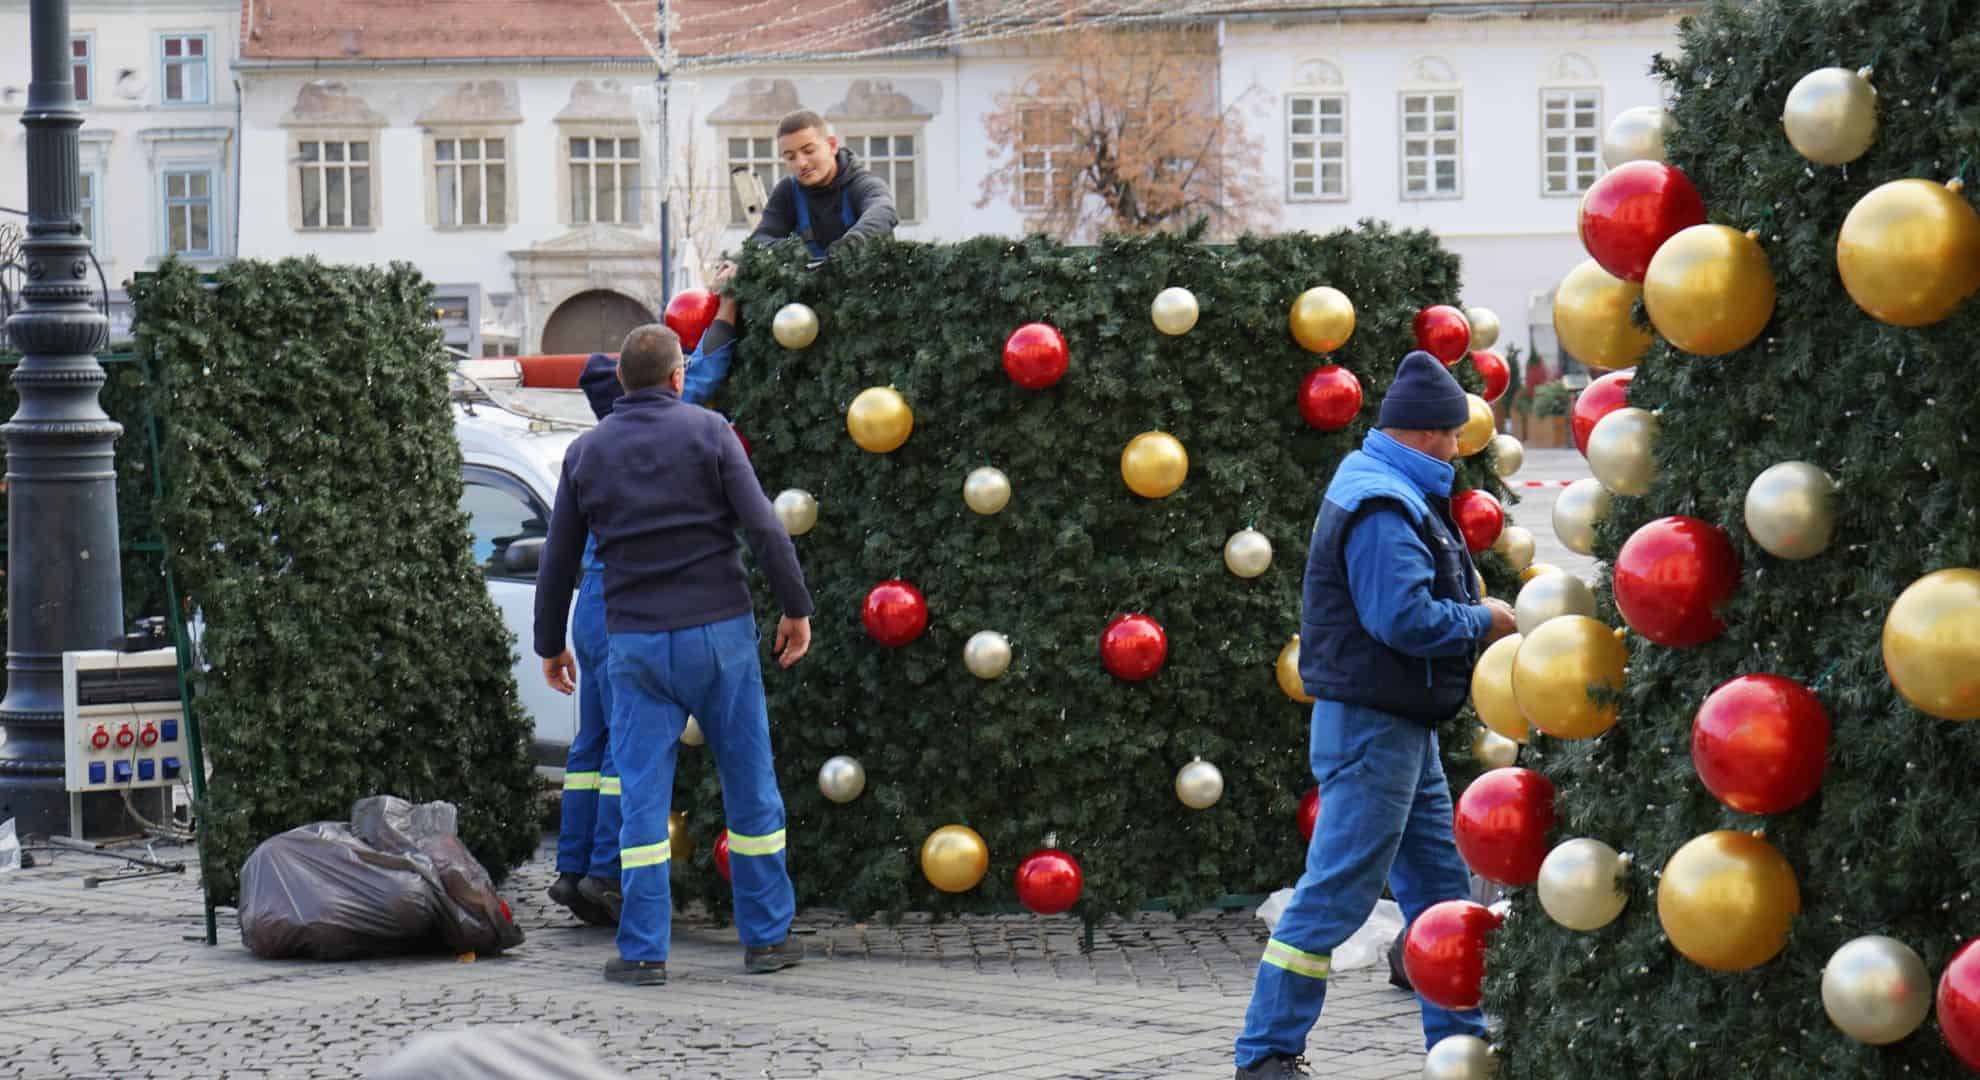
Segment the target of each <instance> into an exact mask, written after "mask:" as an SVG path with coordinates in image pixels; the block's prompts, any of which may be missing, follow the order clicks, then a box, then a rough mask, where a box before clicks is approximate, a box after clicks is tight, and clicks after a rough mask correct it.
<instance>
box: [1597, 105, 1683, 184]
mask: <svg viewBox="0 0 1980 1080" xmlns="http://www.w3.org/2000/svg"><path fill="white" fill-rule="evenodd" d="M1670 133H1671V115H1670V114H1669V113H1667V112H1665V111H1664V110H1663V109H1661V108H1658V107H1657V106H1655V105H1638V106H1637V107H1636V108H1634V109H1624V110H1623V111H1621V112H1619V113H1617V114H1616V116H1615V119H1613V120H1611V121H1609V127H1608V129H1607V130H1606V131H1604V132H1603V133H1602V162H1603V164H1605V165H1607V166H1608V167H1609V168H1611V169H1613V168H1616V167H1617V166H1619V165H1623V164H1625V163H1627V162H1631V161H1663V160H1664V159H1665V151H1664V140H1665V138H1666V137H1667V136H1669V135H1670Z"/></svg>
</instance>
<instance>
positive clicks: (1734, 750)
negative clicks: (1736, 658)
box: [1691, 675, 1829, 814]
mask: <svg viewBox="0 0 1980 1080" xmlns="http://www.w3.org/2000/svg"><path fill="white" fill-rule="evenodd" d="M1828 761H1829V713H1828V711H1827V710H1826V709H1824V708H1822V700H1821V699H1820V698H1818V697H1816V696H1815V695H1814V694H1813V693H1812V692H1810V691H1809V689H1808V688H1807V687H1805V686H1803V685H1801V684H1800V683H1798V682H1795V681H1794V680H1793V679H1784V678H1782V677H1780V676H1779V675H1741V676H1740V677H1739V678H1737V679H1733V680H1731V681H1729V682H1726V683H1724V684H1721V685H1720V687H1719V688H1718V689H1717V690H1714V691H1712V693H1711V695H1710V696H1709V697H1707V698H1706V699H1705V704H1703V705H1701V706H1699V708H1698V715H1697V716H1696V717H1694V718H1693V719H1692V721H1691V764H1692V766H1693V767H1694V768H1696V769H1697V770H1698V779H1700V780H1702V781H1704V782H1705V788H1706V790H1708V791H1710V792H1711V793H1712V794H1713V795H1715V796H1717V797H1718V799H1719V801H1720V802H1722V803H1725V804H1726V805H1727V806H1730V807H1732V808H1733V809H1734V810H1738V811H1740V812H1742V813H1747V814H1778V813H1781V812H1782V811H1784V810H1790V809H1793V808H1794V807H1796V806H1799V805H1801V804H1802V803H1803V802H1806V801H1807V800H1808V797H1809V796H1810V795H1813V794H1815V790H1816V789H1817V788H1819V787H1821V786H1822V770H1823V768H1824V767H1825V766H1827V765H1828Z"/></svg>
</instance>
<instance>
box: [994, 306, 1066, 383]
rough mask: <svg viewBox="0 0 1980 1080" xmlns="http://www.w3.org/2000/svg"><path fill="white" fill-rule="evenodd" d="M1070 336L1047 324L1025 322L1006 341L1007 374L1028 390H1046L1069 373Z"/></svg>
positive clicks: (1005, 362) (1005, 368) (1005, 361)
mask: <svg viewBox="0 0 1980 1080" xmlns="http://www.w3.org/2000/svg"><path fill="white" fill-rule="evenodd" d="M1066 362H1067V355H1066V339H1065V338H1063V337H1061V336H1060V335H1059V332H1058V331H1057V330H1056V329H1054V328H1052V327H1051V326H1049V325H1047V324H1045V323H1036V322H1035V323H1025V324H1024V325H1023V326H1020V327H1018V328H1017V329H1016V330H1013V331H1011V336H1010V337H1009V338H1007V339H1005V341H1004V374H1006V375H1009V376H1010V377H1011V381H1012V382H1014V383H1016V384H1018V385H1019V386H1022V387H1024V388H1025V389H1026V390H1043V389H1045V388H1046V387H1048V386H1050V385H1052V384H1053V383H1056V382H1058V381H1059V380H1060V379H1062V378H1064V377H1065V374H1066Z"/></svg>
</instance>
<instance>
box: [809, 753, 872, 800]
mask: <svg viewBox="0 0 1980 1080" xmlns="http://www.w3.org/2000/svg"><path fill="white" fill-rule="evenodd" d="M865 790H866V766H864V765H861V764H860V763H859V759H858V758H854V757H848V756H846V755H845V754H839V755H837V756H835V757H830V758H826V759H825V764H823V765H820V766H819V767H818V793H819V794H821V795H823V796H825V797H826V798H828V799H830V800H832V801H833V802H835V803H849V802H851V801H853V800H854V799H857V798H859V796H860V793H862V792H864V791H865Z"/></svg>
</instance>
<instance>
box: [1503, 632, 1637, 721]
mask: <svg viewBox="0 0 1980 1080" xmlns="http://www.w3.org/2000/svg"><path fill="white" fill-rule="evenodd" d="M1628 660H1629V650H1628V649H1626V648H1624V647H1623V643H1622V642H1620V641H1618V640H1616V635H1615V634H1614V633H1612V632H1611V631H1610V630H1609V628H1608V627H1606V626H1603V625H1602V624H1601V623H1599V622H1597V621H1596V620H1594V619H1591V618H1589V617H1588V616H1586V615H1562V616H1561V617H1560V618H1557V619H1549V620H1547V621H1546V622H1544V623H1542V624H1540V626H1538V627H1536V628H1535V629H1534V630H1533V632H1532V633H1529V634H1527V635H1526V637H1525V640H1524V641H1521V642H1520V644H1519V652H1518V653H1517V654H1516V655H1515V656H1514V657H1513V697H1514V699H1515V700H1517V701H1518V702H1519V711H1520V714H1521V715H1523V716H1525V717H1526V722H1527V723H1529V724H1532V725H1533V726H1534V727H1536V728H1538V729H1540V730H1541V731H1542V732H1545V733H1546V734H1548V735H1552V736H1553V737H1554V738H1556V739H1587V738H1591V737H1593V736H1596V735H1600V734H1601V733H1603V732H1605V731H1607V730H1609V729H1610V728H1611V727H1614V726H1615V723H1616V713H1617V706H1616V705H1614V704H1597V703H1596V702H1595V700H1594V699H1592V698H1591V697H1589V695H1588V691H1589V689H1590V688H1591V687H1606V688H1608V689H1610V690H1618V691H1619V690H1621V689H1622V686H1623V665H1624V664H1625V663H1627V662H1628Z"/></svg>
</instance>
